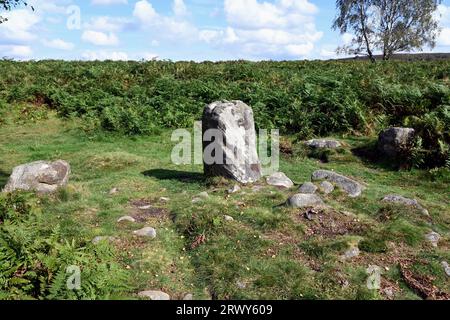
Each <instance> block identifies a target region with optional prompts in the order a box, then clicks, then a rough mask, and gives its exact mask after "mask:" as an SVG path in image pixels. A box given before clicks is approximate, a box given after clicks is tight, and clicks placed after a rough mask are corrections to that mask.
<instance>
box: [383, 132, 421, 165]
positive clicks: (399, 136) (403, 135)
mask: <svg viewBox="0 0 450 320" xmlns="http://www.w3.org/2000/svg"><path fill="white" fill-rule="evenodd" d="M414 134H415V131H414V129H412V128H396V127H394V128H389V129H386V130H384V131H383V132H381V133H380V135H379V137H378V150H379V151H380V152H382V153H383V154H385V155H387V156H388V157H392V158H395V157H398V156H399V155H400V154H401V152H402V151H403V150H409V149H410V148H411V146H412V144H413V142H414Z"/></svg>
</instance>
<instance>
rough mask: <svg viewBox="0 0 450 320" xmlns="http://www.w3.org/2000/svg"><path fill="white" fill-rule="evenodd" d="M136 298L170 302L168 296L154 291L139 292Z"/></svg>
mask: <svg viewBox="0 0 450 320" xmlns="http://www.w3.org/2000/svg"><path fill="white" fill-rule="evenodd" d="M138 296H139V297H140V298H146V299H150V300H170V296H169V295H168V294H167V293H165V292H162V291H156V290H148V291H141V292H139V293H138Z"/></svg>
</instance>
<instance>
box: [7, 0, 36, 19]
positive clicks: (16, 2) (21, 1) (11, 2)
mask: <svg viewBox="0 0 450 320" xmlns="http://www.w3.org/2000/svg"><path fill="white" fill-rule="evenodd" d="M20 5H25V6H27V5H28V4H27V2H26V1H25V0H0V9H3V10H5V11H10V10H11V9H13V8H15V7H17V6H20ZM31 9H33V10H34V8H33V7H31ZM7 20H8V19H6V18H3V17H2V16H0V23H3V22H5V21H7Z"/></svg>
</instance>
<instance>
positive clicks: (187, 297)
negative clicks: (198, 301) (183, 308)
mask: <svg viewBox="0 0 450 320" xmlns="http://www.w3.org/2000/svg"><path fill="white" fill-rule="evenodd" d="M183 300H185V301H191V300H194V296H193V295H192V293H188V294H187V295H185V296H184V297H183Z"/></svg>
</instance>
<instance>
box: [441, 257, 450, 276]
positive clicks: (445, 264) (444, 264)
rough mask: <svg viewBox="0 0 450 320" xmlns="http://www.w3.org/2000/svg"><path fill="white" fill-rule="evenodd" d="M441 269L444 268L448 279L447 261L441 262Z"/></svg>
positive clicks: (449, 271) (449, 272)
mask: <svg viewBox="0 0 450 320" xmlns="http://www.w3.org/2000/svg"><path fill="white" fill-rule="evenodd" d="M442 267H443V268H444V271H445V274H446V275H447V276H449V277H450V266H449V265H448V263H447V261H442Z"/></svg>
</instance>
